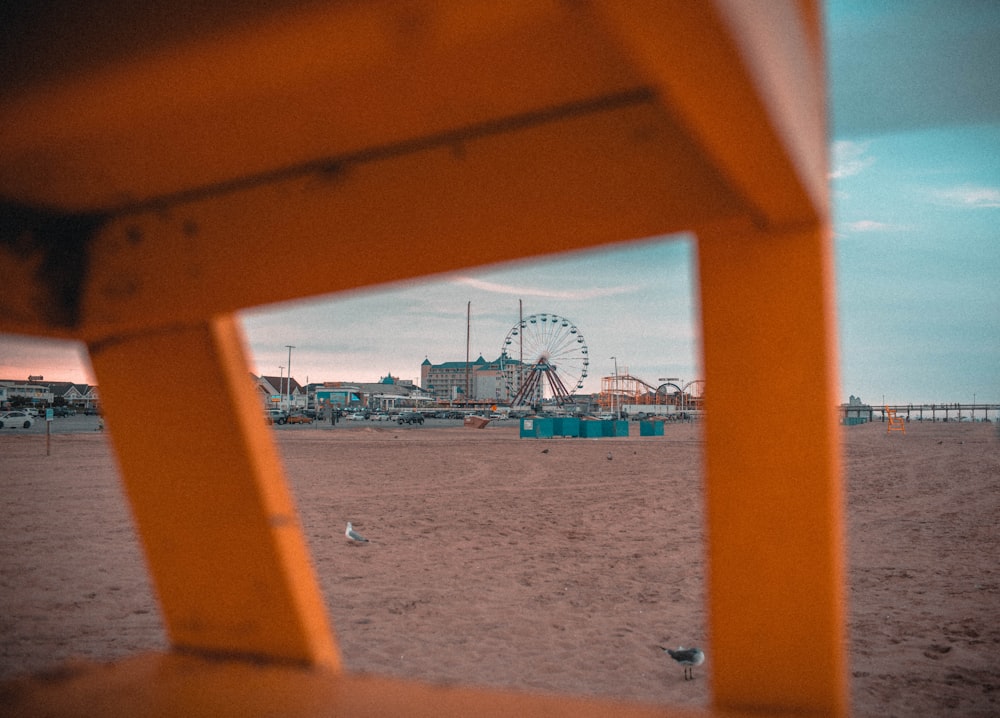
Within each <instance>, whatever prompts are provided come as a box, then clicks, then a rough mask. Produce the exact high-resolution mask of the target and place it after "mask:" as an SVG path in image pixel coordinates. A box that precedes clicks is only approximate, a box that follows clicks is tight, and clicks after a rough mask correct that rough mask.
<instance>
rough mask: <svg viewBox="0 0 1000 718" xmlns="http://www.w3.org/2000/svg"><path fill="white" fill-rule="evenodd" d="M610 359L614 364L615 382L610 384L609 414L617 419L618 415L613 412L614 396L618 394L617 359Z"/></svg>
mask: <svg viewBox="0 0 1000 718" xmlns="http://www.w3.org/2000/svg"><path fill="white" fill-rule="evenodd" d="M611 359H612V361H614V363H615V374H614V377H615V380H614V382H612V384H611V413H612V414H613V415H614V418H615V419H617V418H618V413H617V412H616V411H615V395H616V394H617V393H618V357H611Z"/></svg>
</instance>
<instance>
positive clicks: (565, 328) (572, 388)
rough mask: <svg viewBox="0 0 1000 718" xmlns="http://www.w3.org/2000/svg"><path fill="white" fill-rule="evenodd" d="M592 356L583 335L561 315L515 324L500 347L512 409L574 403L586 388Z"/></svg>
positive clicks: (502, 372) (535, 317)
mask: <svg viewBox="0 0 1000 718" xmlns="http://www.w3.org/2000/svg"><path fill="white" fill-rule="evenodd" d="M588 366H590V357H589V354H588V349H587V342H586V340H584V338H583V334H582V333H581V332H580V330H579V329H578V328H577V327H576V325H575V324H573V322H571V321H570V320H568V319H566V318H564V317H560V316H559V315H558V314H548V313H544V312H543V313H542V314H532V315H531V316H529V317H525V318H524V319H522V320H521V321H520V322H519V323H517V324H515V325H514V326H513V327H512V328H511V330H510V331H509V332H507V336H506V337H505V338H504V342H503V346H502V347H500V375H501V376H500V380H501V383H502V384H503V386H504V387H505V388H506V392H507V396H505V397H500V398H501V399H506V400H507V401H509V402H510V404H511V406H517V405H519V404H531V403H535V402H537V401H540V400H541V399H543V398H553V399H555V400H556V401H557V402H559V403H564V402H567V401H570V400H571V397H572V395H573V394H574V393H575V392H577V391H578V390H580V389H582V388H583V380H584V379H586V378H587V367H588Z"/></svg>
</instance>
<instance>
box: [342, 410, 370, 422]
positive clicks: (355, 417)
mask: <svg viewBox="0 0 1000 718" xmlns="http://www.w3.org/2000/svg"><path fill="white" fill-rule="evenodd" d="M367 418H368V417H367V416H365V414H364V412H361V411H354V412H351V413H350V414H348V415H347V420H348V421H364V420H365V419H367Z"/></svg>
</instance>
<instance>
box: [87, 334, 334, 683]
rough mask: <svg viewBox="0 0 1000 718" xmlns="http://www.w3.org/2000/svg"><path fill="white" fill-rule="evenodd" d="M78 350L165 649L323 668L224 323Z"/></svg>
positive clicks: (279, 497)
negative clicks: (117, 469) (94, 383)
mask: <svg viewBox="0 0 1000 718" xmlns="http://www.w3.org/2000/svg"><path fill="white" fill-rule="evenodd" d="M89 349H90V355H91V360H92V362H93V367H94V371H95V373H96V375H97V379H98V381H99V384H100V387H101V404H102V407H103V409H104V412H105V415H106V418H107V422H108V428H109V429H111V437H112V439H113V441H114V445H115V449H116V452H117V456H118V459H119V461H120V463H121V473H122V479H123V482H124V484H125V489H126V492H127V494H128V497H129V500H130V502H131V506H132V510H133V513H134V515H135V520H136V522H137V523H138V528H139V533H140V535H141V537H142V541H143V546H144V549H145V552H146V556H147V559H148V563H149V566H150V570H151V572H152V576H153V579H154V584H155V589H156V591H157V593H158V594H159V598H160V604H161V606H162V609H163V616H164V620H165V622H166V627H167V632H168V634H169V638H170V641H171V643H172V644H173V645H174V646H175V647H177V648H183V649H186V650H194V651H198V652H203V653H215V654H224V655H243V656H257V657H261V658H264V659H268V660H278V661H291V662H298V663H304V664H321V665H325V666H328V667H333V668H337V667H338V666H339V657H338V654H337V650H336V646H335V644H334V640H333V635H332V633H331V630H330V626H329V623H328V621H327V617H326V611H325V607H324V602H323V599H322V596H321V594H320V591H319V587H318V584H317V582H316V579H315V575H314V574H313V570H312V567H311V564H310V562H309V558H308V552H307V549H306V545H305V541H304V538H303V536H302V532H301V529H300V526H299V524H298V519H297V517H296V513H295V510H294V507H293V503H292V499H291V496H290V494H289V492H288V489H287V486H286V484H285V481H284V476H283V473H282V469H281V464H280V461H279V457H278V455H277V452H276V450H275V447H274V445H273V440H272V437H271V435H270V432H269V430H268V429H267V428H266V426H265V423H264V417H263V414H262V411H261V408H260V406H259V405H258V404H257V403H256V401H255V399H254V397H253V391H252V388H251V386H252V385H251V383H250V378H249V372H248V371H247V364H246V361H245V360H244V352H243V345H242V338H241V336H240V332H239V327H238V325H237V324H236V321H235V319H234V318H233V316H232V315H226V316H223V317H219V318H215V319H210V320H207V321H205V322H204V323H203V324H197V325H192V326H178V327H163V328H156V329H152V330H150V331H149V332H148V333H137V334H135V335H130V336H125V337H115V338H112V339H110V340H106V341H103V342H100V343H95V344H91V345H90V346H89Z"/></svg>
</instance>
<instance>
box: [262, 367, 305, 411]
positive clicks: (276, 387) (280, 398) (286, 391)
mask: <svg viewBox="0 0 1000 718" xmlns="http://www.w3.org/2000/svg"><path fill="white" fill-rule="evenodd" d="M250 376H251V379H252V380H253V383H254V385H255V386H256V389H257V396H258V397H259V398H260V401H261V403H262V404H263V406H264V408H265V409H284V410H285V411H295V410H297V409H305V408H306V406H308V404H309V397H308V395H307V394H306V390H305V388H303V387H302V386H301V385H300V384H299V383H298V382H297V381H295V379H293V378H291V377H287V376H254V375H253V374H251V375H250Z"/></svg>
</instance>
